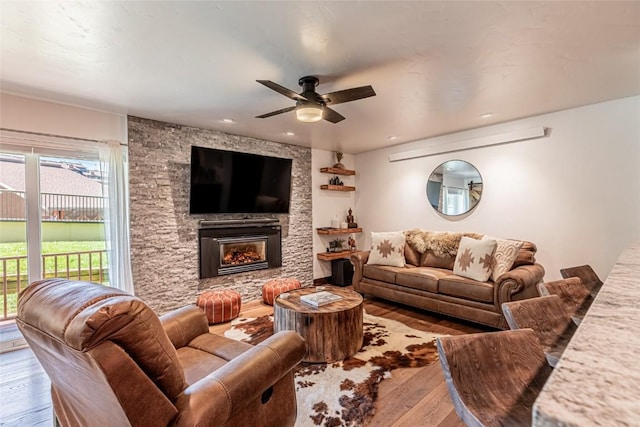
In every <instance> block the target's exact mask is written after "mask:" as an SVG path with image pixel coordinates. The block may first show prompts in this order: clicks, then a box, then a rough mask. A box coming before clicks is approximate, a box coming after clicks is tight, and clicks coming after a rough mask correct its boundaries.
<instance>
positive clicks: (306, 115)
mask: <svg viewBox="0 0 640 427" xmlns="http://www.w3.org/2000/svg"><path fill="white" fill-rule="evenodd" d="M322 114H323V111H322V108H321V107H315V106H308V107H301V108H298V109H297V110H296V118H297V119H298V120H300V121H301V122H305V123H313V122H319V121H320V120H322Z"/></svg>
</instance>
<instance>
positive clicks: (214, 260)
mask: <svg viewBox="0 0 640 427" xmlns="http://www.w3.org/2000/svg"><path fill="white" fill-rule="evenodd" d="M281 240H282V237H281V227H280V225H279V223H278V220H277V219H271V218H252V219H241V220H219V221H201V222H200V228H199V229H198V241H199V249H200V250H199V254H200V256H199V263H198V264H199V277H200V278H201V279H205V278H208V277H216V276H223V275H226V274H235V273H242V272H245V271H254V270H262V269H267V268H273V267H280V266H282V252H281Z"/></svg>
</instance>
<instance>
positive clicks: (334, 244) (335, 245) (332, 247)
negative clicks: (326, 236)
mask: <svg viewBox="0 0 640 427" xmlns="http://www.w3.org/2000/svg"><path fill="white" fill-rule="evenodd" d="M343 243H344V239H334V240H332V241H330V242H329V252H342V244H343Z"/></svg>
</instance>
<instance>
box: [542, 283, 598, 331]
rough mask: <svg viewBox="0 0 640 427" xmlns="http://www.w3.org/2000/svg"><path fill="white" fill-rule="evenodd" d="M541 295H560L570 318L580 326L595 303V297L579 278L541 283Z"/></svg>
mask: <svg viewBox="0 0 640 427" xmlns="http://www.w3.org/2000/svg"><path fill="white" fill-rule="evenodd" d="M538 291H539V293H540V295H542V296H546V295H558V296H559V297H560V299H561V300H562V302H563V303H564V305H565V307H566V308H567V310H568V311H569V316H571V318H572V319H573V321H574V322H575V324H576V325H579V324H580V322H581V321H582V318H583V317H584V315H585V314H586V313H587V310H588V309H589V306H590V305H591V303H592V302H593V297H592V296H591V294H590V293H589V290H588V289H587V287H586V286H585V285H584V284H583V283H582V280H580V279H579V278H577V277H572V278H570V279H562V280H555V281H553V282H546V283H539V284H538Z"/></svg>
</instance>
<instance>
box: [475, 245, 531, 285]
mask: <svg viewBox="0 0 640 427" xmlns="http://www.w3.org/2000/svg"><path fill="white" fill-rule="evenodd" d="M482 239H483V240H484V239H493V240H495V241H496V242H497V246H496V251H495V252H494V253H493V266H492V271H491V280H493V281H494V282H495V281H497V280H498V278H499V277H500V276H501V275H502V274H504V273H506V272H507V271H509V270H511V267H513V263H514V262H515V260H516V258H518V253H519V252H520V248H521V247H522V244H523V242H522V240H507V239H498V238H495V237H489V236H484V237H483V238H482Z"/></svg>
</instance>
